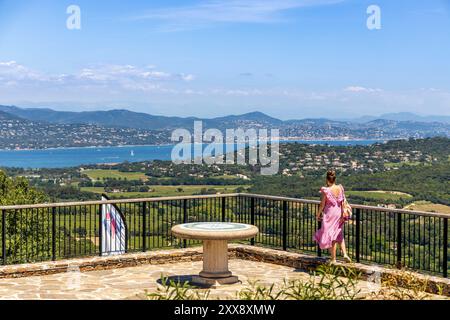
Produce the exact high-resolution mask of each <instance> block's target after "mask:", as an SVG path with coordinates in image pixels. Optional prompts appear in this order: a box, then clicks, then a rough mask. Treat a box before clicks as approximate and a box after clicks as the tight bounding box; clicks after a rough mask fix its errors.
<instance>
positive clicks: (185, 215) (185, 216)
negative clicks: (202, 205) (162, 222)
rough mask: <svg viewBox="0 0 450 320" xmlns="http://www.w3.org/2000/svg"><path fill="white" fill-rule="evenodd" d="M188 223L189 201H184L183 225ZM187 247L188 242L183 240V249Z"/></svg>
mask: <svg viewBox="0 0 450 320" xmlns="http://www.w3.org/2000/svg"><path fill="white" fill-rule="evenodd" d="M187 222H188V215H187V199H184V200H183V223H187ZM186 247H187V241H186V239H183V248H186Z"/></svg>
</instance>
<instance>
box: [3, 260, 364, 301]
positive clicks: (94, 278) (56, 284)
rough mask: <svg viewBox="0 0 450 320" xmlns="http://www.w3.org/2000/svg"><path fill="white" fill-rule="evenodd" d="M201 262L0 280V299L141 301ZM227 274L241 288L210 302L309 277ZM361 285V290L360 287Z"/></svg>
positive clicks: (265, 268)
mask: <svg viewBox="0 0 450 320" xmlns="http://www.w3.org/2000/svg"><path fill="white" fill-rule="evenodd" d="M201 267H202V262H200V261H195V262H181V263H168V264H160V265H141V266H136V267H128V268H119V269H109V270H99V271H89V272H79V271H77V270H76V269H75V270H70V271H68V272H65V273H58V274H50V275H44V276H30V277H22V278H5V279H0V299H90V300H91V299H144V298H145V292H146V290H148V292H155V289H156V287H157V285H158V280H160V277H161V273H164V274H165V275H166V276H183V277H182V279H189V277H190V276H191V275H194V274H197V273H198V272H199V270H201ZM230 270H232V271H233V273H234V274H236V275H238V276H239V279H240V280H241V281H242V283H241V284H233V285H228V286H222V287H220V288H216V289H211V294H210V297H211V298H220V299H233V298H236V293H237V292H238V291H239V290H241V289H242V288H244V287H245V286H246V285H247V286H248V281H255V280H258V281H259V282H258V283H260V284H262V285H271V284H272V283H277V284H281V283H282V281H283V279H285V278H286V279H305V280H306V279H308V278H309V274H308V273H306V272H300V271H298V270H296V269H294V268H291V267H285V266H280V265H275V264H270V263H263V262H255V261H246V260H240V259H233V260H230ZM364 283H365V282H364V281H362V282H361V287H364Z"/></svg>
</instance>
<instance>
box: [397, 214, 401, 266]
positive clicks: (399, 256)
mask: <svg viewBox="0 0 450 320" xmlns="http://www.w3.org/2000/svg"><path fill="white" fill-rule="evenodd" d="M401 267H402V214H401V213H397V268H399V269H400V268H401Z"/></svg>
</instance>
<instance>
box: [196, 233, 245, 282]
mask: <svg viewBox="0 0 450 320" xmlns="http://www.w3.org/2000/svg"><path fill="white" fill-rule="evenodd" d="M238 281H239V279H238V277H236V276H233V275H232V273H231V271H230V270H228V241H227V240H204V241H203V270H202V271H201V272H200V274H199V275H198V276H194V277H192V282H193V283H194V284H199V285H207V286H218V285H222V284H232V283H236V282H238Z"/></svg>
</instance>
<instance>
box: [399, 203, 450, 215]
mask: <svg viewBox="0 0 450 320" xmlns="http://www.w3.org/2000/svg"><path fill="white" fill-rule="evenodd" d="M404 209H408V210H417V211H428V212H439V213H448V214H450V207H449V206H446V205H443V204H437V203H431V202H429V201H417V202H414V203H411V204H409V205H407V206H406V207H405V208H404Z"/></svg>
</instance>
